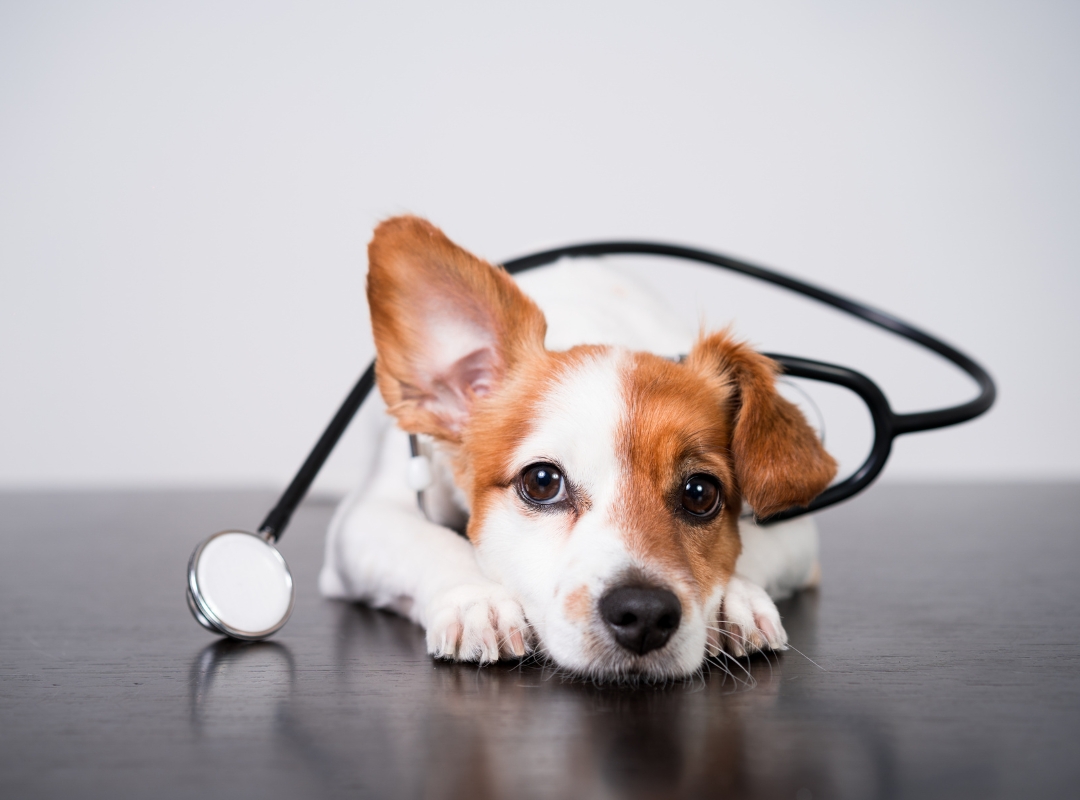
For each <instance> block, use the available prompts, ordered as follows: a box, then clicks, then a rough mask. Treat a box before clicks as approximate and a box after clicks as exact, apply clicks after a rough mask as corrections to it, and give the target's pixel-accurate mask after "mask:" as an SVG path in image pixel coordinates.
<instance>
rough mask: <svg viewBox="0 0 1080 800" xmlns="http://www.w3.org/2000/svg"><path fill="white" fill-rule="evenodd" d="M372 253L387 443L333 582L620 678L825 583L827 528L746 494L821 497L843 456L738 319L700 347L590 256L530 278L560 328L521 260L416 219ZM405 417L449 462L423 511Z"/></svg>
mask: <svg viewBox="0 0 1080 800" xmlns="http://www.w3.org/2000/svg"><path fill="white" fill-rule="evenodd" d="M368 255H369V272H368V279H367V294H368V302H369V305H370V309H371V321H372V328H373V331H374V336H375V346H376V350H377V362H376V374H377V378H378V386H379V390H380V393H381V395H382V398H383V400H384V401H385V411H384V410H383V409H382V408H374V410H372V411H369V412H367V413H368V425H369V428H370V430H372V431H374V432H376V433H378V434H379V435H380V436H381V446H380V447H379V448H376V449H377V451H378V453H379V455H378V461H377V463H376V464H374V465H372V468H371V469H370V470H369V471H370V473H371V474H370V475H368V476H366V479H365V480H364V481H363V484H362V485H361V486H360V487H359V488H358V489H357V490H356V491H354V492H353V493H352V494H351V495H350V496H349V497H347V498H346V499H345V500H344V501H343V503H342V504H341V506H340V507H339V509H338V511H337V513H336V515H335V517H334V520H333V521H332V523H331V526H330V531H329V535H328V538H327V546H326V558H325V564H324V567H323V570H322V573H321V575H320V587H321V589H322V591H323V593H324V594H325V595H327V596H330V597H339V598H347V599H355V600H362V601H364V602H367V603H370V604H372V605H374V606H376V607H380V608H388V609H393V610H395V611H397V612H399V613H401V614H404V615H405V616H407V617H409V618H410V619H412V620H414V621H415V622H417V623H419V624H420V625H422V626H423V627H424V628H425V629H426V631H427V647H428V651H429V652H430V653H431V654H432V655H434V656H436V657H439V658H447V659H454V660H460V661H478V662H480V663H487V662H493V661H497V660H499V659H500V658H504V657H505V658H512V657H520V656H523V655H525V654H526V653H527V652H530V651H534V650H535V651H538V652H539V653H541V654H543V655H545V656H546V657H547V658H548V659H550V660H551V661H553V662H554V663H555V664H556V665H558V666H559V667H561V668H563V669H564V670H566V671H568V672H571V673H574V674H576V675H580V676H584V677H590V678H593V679H601V680H622V679H645V680H665V679H670V678H679V677H684V676H689V675H692V674H694V673H695V672H697V671H698V670H699V669H700V668H701V666H702V664H703V662H704V661H705V659H706V657H707V656H708V655H717V654H719V652H720V650H721V649H726V651H727V652H728V653H730V654H732V655H735V656H742V655H745V654H747V653H749V652H752V651H756V650H763V649H783V648H784V647H785V646H786V642H787V635H786V633H785V632H784V629H783V626H782V625H781V622H780V616H779V614H778V613H777V610H776V606H775V605H774V603H773V600H772V599H771V598H770V596H769V593H770V592H771V593H772V595H773V596H774V597H776V596H780V595H782V594H784V593H787V592H790V591H792V590H795V589H798V588H802V587H804V586H808V585H811V584H813V583H814V582H815V580H816V573H817V555H816V541H817V540H816V531H815V529H814V527H813V524H812V523H811V522H809V521H807V520H805V519H803V520H796V521H793V522H792V523H788V524H787V525H786V526H774V527H773V528H769V529H758V528H757V527H756V526H755V525H754V524H753V523H752V522H750V521H748V520H744V521H742V522H741V523H740V513H741V511H742V510H743V507H744V503H748V504H749V506H750V507H751V508H752V509H753V512H754V513H756V514H757V515H758V516H761V517H764V516H767V515H769V514H772V513H775V512H777V511H780V510H783V509H785V508H788V507H790V506H793V505H805V504H806V503H808V502H809V501H810V500H812V499H813V498H814V497H815V496H816V495H818V494H819V493H820V492H821V491H822V490H824V489H825V487H826V486H827V485H828V484H829V482H830V481H831V480H832V478H833V477H834V475H835V473H836V463H835V462H834V460H833V459H832V458H831V457H830V456H829V454H828V453H827V452H826V451H825V450H824V448H823V447H822V445H821V443H820V441H819V440H818V438H817V436H816V435H815V434H814V432H813V430H812V429H811V428H810V427H809V425H808V424H807V422H806V420H805V419H804V418H803V416H802V414H801V413H800V412H799V411H798V409H797V408H796V407H795V406H793V405H792V404H791V403H789V402H788V401H786V400H785V399H784V398H782V397H781V396H780V395H779V394H778V393H777V391H776V387H775V376H776V374H777V367H776V365H775V364H774V363H773V362H771V361H770V360H769V359H767V358H765V357H764V356H761V355H760V354H758V353H756V352H754V351H753V350H752V349H750V348H749V347H748V346H746V345H745V344H742V343H740V342H738V341H736V340H735V339H734V338H733V337H732V336H731V335H730V334H729V333H726V332H721V333H713V334H709V335H701V336H699V337H698V338H697V340H696V342H692V346H688V345H691V341H690V340H689V337H687V338H685V339H684V338H683V337H682V335H681V333H679V331H678V329H679V326H678V324H673V323H672V322H671V320H670V315H668V314H667V313H666V312H664V311H662V310H660V309H658V308H657V306H656V303H655V302H654V301H653V300H652V299H651V298H650V297H649V296H648V294H647V293H646V292H644V291H641V290H638V289H635V288H634V287H633V286H632V285H630V284H628V282H627V281H626V280H625V279H621V278H619V277H618V276H617V275H615V274H613V273H609V272H607V271H606V270H604V269H603V268H602V267H596V266H591V267H588V266H585V265H583V264H578V263H575V264H570V265H566V266H562V267H560V266H556V267H551V268H546V269H544V270H538V271H536V272H534V273H531V274H530V275H528V276H525V277H526V278H527V282H528V283H529V285H530V286H531V287H533V288H532V289H531V290H530V291H531V293H532V294H533V295H534V296H536V297H541V298H543V299H542V300H541V302H542V304H543V305H544V307H545V310H547V312H548V315H549V316H550V317H551V318H552V319H553V320H556V321H557V323H558V324H557V325H556V326H553V329H552V331H551V333H550V334H549V332H548V322H547V319H546V318H545V314H544V313H543V312H542V311H541V308H540V306H539V305H538V304H537V302H535V301H534V300H533V299H531V298H530V297H529V296H528V295H527V294H526V293H525V292H524V291H523V290H522V289H521V288H520V287H519V285H518V284H517V283H515V281H514V280H513V279H512V278H511V277H510V276H509V275H508V274H507V273H506V272H505V271H503V270H502V269H500V268H498V267H495V266H492V265H491V264H488V263H486V262H485V261H482V260H480V259H479V258H476V257H475V256H473V255H470V254H469V253H467V252H465V251H464V250H462V249H461V248H459V247H458V246H457V245H455V244H454V243H453V242H451V241H450V240H449V239H448V238H447V237H446V236H445V235H444V234H443V233H442V231H440V230H439V229H438V228H436V227H434V226H433V225H431V224H430V223H428V222H426V221H424V220H421V219H418V218H416V217H408V216H406V217H397V218H394V219H390V220H387V221H386V222H384V223H382V224H381V225H379V226H378V228H377V229H376V231H375V235H374V238H373V240H372V242H371V244H370V246H369V249H368ZM525 282H526V281H523V283H525ZM556 328H557V329H556ZM627 343H630V345H631V346H630V347H627V346H625V345H626V344H627ZM619 345H623V346H619ZM646 350H651V351H654V352H656V351H659V352H664V353H665V355H671V356H674V355H677V354H678V353H679V352H680V351H681V352H683V353H687V355H686V357H685V358H684V359H682V360H681V361H676V360H674V359H672V358H665V357H662V356H660V355H654V354H653V353H652V352H645V351H646ZM387 412H388V414H389V417H391V418H392V419H393V421H395V422H396V429H391V427H390V426H389V425H385V426H381V425H380V423H379V420H378V419H376V418H377V417H382V418H383V419H386V413H387ZM380 428H381V430H380ZM405 432H408V433H412V434H419V435H420V440H421V441H422V443H423V449H424V451H425V452H426V453H427V454H428V455H429V456H430V459H431V462H432V465H433V466H432V469H433V473H434V483H433V485H432V486H431V488H429V489H428V490H426V491H425V492H424V500H423V511H422V510H421V509H420V508H418V505H417V499H416V495H415V493H414V492H413V491H411V490H410V489H409V487H408V485H407V484H406V481H405V472H406V468H407V466H408V464H407V462H408V457H409V453H408V442H407V440H406V434H405ZM425 512H426V513H425ZM459 531H460V533H459ZM461 534H464V535H461ZM740 553H742V557H741V558H740ZM766 589H768V592H767V591H766Z"/></svg>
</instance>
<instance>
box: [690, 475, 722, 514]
mask: <svg viewBox="0 0 1080 800" xmlns="http://www.w3.org/2000/svg"><path fill="white" fill-rule="evenodd" d="M682 507H683V509H684V510H685V511H686V512H687V513H688V514H692V515H693V516H695V517H703V518H709V517H714V516H716V512H717V511H719V510H720V482H719V481H717V480H716V478H714V477H713V476H712V475H691V476H690V478H689V479H688V480H687V481H686V484H685V485H684V486H683V493H682Z"/></svg>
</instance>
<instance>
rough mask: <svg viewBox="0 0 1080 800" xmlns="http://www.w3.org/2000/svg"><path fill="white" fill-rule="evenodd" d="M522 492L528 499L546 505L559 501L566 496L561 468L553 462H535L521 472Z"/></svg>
mask: <svg viewBox="0 0 1080 800" xmlns="http://www.w3.org/2000/svg"><path fill="white" fill-rule="evenodd" d="M521 493H522V495H524V496H525V499H526V500H529V501H530V502H533V503H538V504H539V505H542V506H546V505H551V504H552V503H557V502H558V501H560V500H562V499H563V498H564V497H565V496H566V492H565V491H563V477H562V474H561V473H560V472H559V468H558V467H556V466H554V465H552V464H533V465H532V466H529V467H525V471H524V472H522V473H521Z"/></svg>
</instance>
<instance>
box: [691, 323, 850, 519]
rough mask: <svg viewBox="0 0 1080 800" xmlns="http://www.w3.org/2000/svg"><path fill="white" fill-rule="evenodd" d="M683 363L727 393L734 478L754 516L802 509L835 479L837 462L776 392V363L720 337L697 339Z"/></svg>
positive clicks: (729, 339)
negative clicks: (720, 382)
mask: <svg viewBox="0 0 1080 800" xmlns="http://www.w3.org/2000/svg"><path fill="white" fill-rule="evenodd" d="M687 362H688V366H691V367H696V368H698V369H701V370H703V371H708V372H710V373H711V374H714V375H720V376H721V378H723V379H725V380H726V381H727V382H728V383H729V385H730V387H731V390H732V395H731V397H732V402H733V403H734V404H735V427H734V430H733V432H732V438H731V451H732V456H733V457H734V459H735V475H736V477H737V478H738V481H739V488H740V489H741V491H742V495H743V497H745V498H746V500H747V502H749V503H750V505H751V506H752V507H753V509H754V513H755V514H757V515H758V516H759V517H767V516H769V515H771V514H775V513H776V512H778V511H783V510H784V509H786V508H790V507H791V506H796V505H798V506H805V505H806V504H807V503H809V502H810V501H811V500H813V499H814V498H815V497H817V496H818V495H819V494H821V493H822V492H823V491H824V490H825V487H827V486H828V485H829V482H830V481H831V480H832V479H833V478H834V477H835V476H836V461H835V460H834V459H833V457H832V456H830V455H829V454H828V453H827V452H826V451H825V448H824V447H822V445H821V442H820V440H819V439H818V437H817V435H816V434H815V433H814V431H813V429H812V428H811V427H810V426H809V425H808V424H807V422H806V418H805V417H803V415H802V412H800V411H799V409H798V408H796V407H795V406H794V405H793V404H792V403H790V402H788V401H787V400H785V399H784V398H783V397H781V396H780V394H779V393H778V392H777V391H776V375H777V373H778V372H779V369H780V368H779V366H778V365H777V364H776V362H775V361H772V360H771V359H768V358H766V357H765V356H763V355H761V354H760V353H757V352H755V351H754V350H752V349H751V348H750V347H749V346H747V345H746V344H744V343H742V342H737V341H735V340H734V339H733V338H732V337H731V335H730V334H729V333H727V332H723V333H715V334H712V335H710V336H703V337H702V338H701V339H699V340H698V342H697V344H695V345H694V349H693V350H692V351H691V353H690V357H689V358H688V359H687Z"/></svg>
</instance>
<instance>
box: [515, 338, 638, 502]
mask: <svg viewBox="0 0 1080 800" xmlns="http://www.w3.org/2000/svg"><path fill="white" fill-rule="evenodd" d="M626 357H627V355H626V353H625V351H623V350H619V349H615V348H612V349H610V350H605V351H602V352H600V353H597V354H595V355H592V356H590V357H589V358H587V359H585V360H584V361H582V362H581V363H580V364H579V365H577V366H575V367H574V368H573V369H572V370H569V371H567V372H566V373H564V374H563V375H562V376H560V378H559V380H558V382H557V383H555V384H554V385H553V386H552V387H551V388H550V389H549V390H548V391H547V392H546V393H545V394H544V396H543V397H542V398H541V399H540V401H539V402H538V403H537V404H536V406H535V409H536V416H535V417H534V419H533V423H532V432H531V433H530V434H529V436H528V437H527V438H526V439H525V441H524V442H522V443H521V445H520V446H519V447H518V448H517V449H516V451H515V452H514V465H515V467H516V468H517V469H519V470H520V469H522V468H523V467H525V466H527V465H529V464H532V463H535V462H537V461H553V462H556V463H557V464H558V465H559V466H561V467H562V469H563V470H564V474H565V476H566V477H567V478H568V479H569V480H570V481H571V482H572V483H574V484H576V485H578V486H580V487H581V488H582V489H584V490H585V491H586V492H588V494H589V496H590V497H591V498H592V499H593V501H594V502H599V503H602V504H603V503H604V502H605V501H606V500H607V499H609V498H610V497H611V489H612V488H613V487H614V485H615V478H616V477H617V475H618V473H619V470H620V469H621V468H622V463H621V462H622V460H621V459H620V457H619V454H618V453H617V452H616V450H615V445H616V438H615V437H616V430H617V428H618V425H619V423H620V421H621V420H622V418H623V416H624V415H625V413H626V411H625V405H626V401H625V399H624V396H623V380H622V377H621V373H622V369H623V363H624V362H625V359H626Z"/></svg>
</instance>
